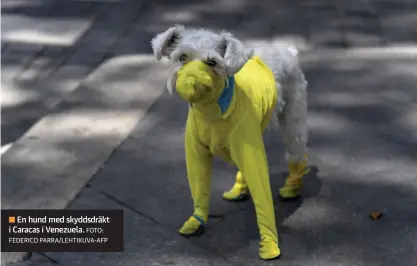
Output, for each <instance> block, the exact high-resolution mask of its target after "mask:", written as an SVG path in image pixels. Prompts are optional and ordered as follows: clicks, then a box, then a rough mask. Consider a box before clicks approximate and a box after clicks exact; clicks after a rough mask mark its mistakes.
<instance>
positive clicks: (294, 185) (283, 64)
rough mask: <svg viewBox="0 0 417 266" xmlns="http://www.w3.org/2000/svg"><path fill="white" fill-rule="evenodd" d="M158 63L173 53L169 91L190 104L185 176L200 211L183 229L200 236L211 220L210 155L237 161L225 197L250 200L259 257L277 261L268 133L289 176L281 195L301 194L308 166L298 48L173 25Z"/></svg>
mask: <svg viewBox="0 0 417 266" xmlns="http://www.w3.org/2000/svg"><path fill="white" fill-rule="evenodd" d="M151 45H152V49H153V52H154V54H155V56H156V59H157V60H161V59H162V58H168V60H169V62H170V71H169V73H168V79H167V89H168V90H169V92H170V93H172V92H174V91H175V92H176V93H177V94H178V95H179V96H180V97H181V98H182V99H183V100H185V101H186V102H187V103H188V104H189V113H188V118H187V122H186V127H185V156H186V166H187V176H188V181H189V186H190V190H191V195H192V199H193V202H194V213H193V215H192V216H191V217H189V219H188V220H187V221H186V222H185V223H184V225H183V226H182V228H181V229H180V231H179V233H180V234H181V235H183V236H185V237H190V236H196V235H200V234H202V233H203V232H204V228H205V227H204V226H205V225H206V223H207V220H208V213H209V210H208V209H209V196H210V190H211V185H210V184H211V171H212V159H213V157H214V156H218V157H221V158H222V159H224V160H225V161H227V162H229V163H232V164H234V165H236V166H237V168H238V169H239V170H238V173H237V174H236V181H235V183H234V185H233V187H232V188H231V189H230V190H229V191H227V192H225V193H224V194H223V198H224V199H225V200H230V201H237V200H242V199H246V198H248V197H249V195H250V197H251V198H252V200H253V202H254V205H255V210H256V216H257V224H258V229H259V233H260V238H261V240H260V249H259V256H260V258H262V259H264V260H270V259H275V258H278V257H279V256H280V254H281V250H280V248H279V245H278V234H277V229H276V222H275V213H274V206H273V199H272V193H271V187H270V180H269V170H268V161H267V156H266V153H265V148H264V143H263V139H262V134H263V132H264V130H265V129H266V128H267V127H268V125H277V126H278V127H279V128H280V130H281V133H282V137H283V140H284V143H285V149H286V156H285V157H286V160H287V162H288V167H289V175H288V177H287V178H286V181H285V184H284V186H283V187H282V188H280V190H279V194H280V197H281V198H282V199H293V198H297V197H298V196H300V189H301V184H302V182H301V181H302V177H303V176H304V175H305V174H306V173H307V172H308V170H309V168H308V167H307V108H308V107H307V81H306V79H305V76H304V74H303V71H302V69H301V67H300V64H299V60H298V51H297V49H296V48H295V47H294V46H292V45H288V46H285V47H284V46H283V47H279V48H274V47H263V48H262V47H259V48H250V47H247V46H246V45H244V44H243V42H241V41H240V40H239V39H237V38H236V37H234V36H233V35H232V34H231V33H229V32H226V31H223V32H221V33H215V32H212V31H209V30H206V29H191V28H190V29H189V28H186V27H184V26H182V25H176V26H173V27H171V28H169V29H167V30H166V31H164V32H162V33H160V34H157V35H156V36H155V37H154V38H153V39H152V41H151Z"/></svg>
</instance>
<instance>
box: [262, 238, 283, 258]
mask: <svg viewBox="0 0 417 266" xmlns="http://www.w3.org/2000/svg"><path fill="white" fill-rule="evenodd" d="M279 256H281V250H280V249H279V246H278V243H277V242H275V241H272V240H263V241H261V247H260V248H259V257H260V258H261V259H263V260H273V259H277V258H279Z"/></svg>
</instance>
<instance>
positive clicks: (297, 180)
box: [279, 159, 310, 200]
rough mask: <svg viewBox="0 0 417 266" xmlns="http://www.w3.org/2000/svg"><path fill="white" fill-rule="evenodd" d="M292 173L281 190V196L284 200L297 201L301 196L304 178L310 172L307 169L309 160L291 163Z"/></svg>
mask: <svg viewBox="0 0 417 266" xmlns="http://www.w3.org/2000/svg"><path fill="white" fill-rule="evenodd" d="M289 170H290V173H289V175H288V177H287V179H286V180H285V184H284V186H283V187H282V188H281V189H280V190H279V195H280V197H281V199H283V200H289V199H295V198H298V197H299V196H300V191H301V186H302V177H303V176H304V175H306V174H307V173H308V172H310V168H308V167H307V159H305V160H303V161H301V162H299V163H297V162H290V163H289Z"/></svg>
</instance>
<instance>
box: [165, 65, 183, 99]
mask: <svg viewBox="0 0 417 266" xmlns="http://www.w3.org/2000/svg"><path fill="white" fill-rule="evenodd" d="M181 67H182V64H181V63H180V62H175V63H172V64H171V66H170V68H169V70H168V80H167V89H168V91H169V93H170V94H172V92H173V91H174V90H176V83H177V78H178V75H177V73H178V71H179V70H180V69H181Z"/></svg>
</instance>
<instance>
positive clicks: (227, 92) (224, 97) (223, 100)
mask: <svg viewBox="0 0 417 266" xmlns="http://www.w3.org/2000/svg"><path fill="white" fill-rule="evenodd" d="M228 81H229V82H228V83H229V86H227V87H226V88H224V89H223V92H222V94H221V95H220V97H219V99H218V100H217V104H218V105H219V107H220V110H221V111H222V114H224V113H225V112H226V111H227V108H229V105H230V103H231V102H232V97H233V89H234V87H235V78H234V77H233V76H231V77H228Z"/></svg>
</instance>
